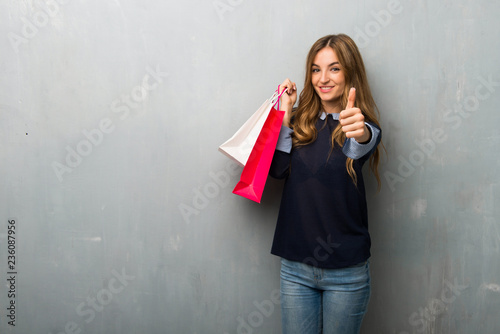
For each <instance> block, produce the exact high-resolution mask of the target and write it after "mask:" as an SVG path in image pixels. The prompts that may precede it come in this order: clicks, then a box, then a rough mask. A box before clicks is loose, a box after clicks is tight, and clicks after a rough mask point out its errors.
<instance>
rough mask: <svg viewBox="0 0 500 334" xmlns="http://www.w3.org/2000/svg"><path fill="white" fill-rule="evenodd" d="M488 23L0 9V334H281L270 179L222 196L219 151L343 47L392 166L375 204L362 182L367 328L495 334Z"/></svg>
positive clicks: (426, 4) (495, 11) (496, 250)
mask: <svg viewBox="0 0 500 334" xmlns="http://www.w3.org/2000/svg"><path fill="white" fill-rule="evenodd" d="M499 15H500V4H499V2H497V1H487V0H476V1H471V0H456V1H451V0H445V1H409V0H400V1H396V0H377V1H331V0H329V1H301V0H291V1H272V2H271V1H264V0H255V1H245V0H219V1H211V0H210V1H201V0H197V1H180V0H179V1H152V0H142V1H137V0H122V1H120V0H114V1H111V0H108V1H102V0H101V1H97V0H88V1H83V0H64V1H63V0H39V1H32V0H1V1H0V50H1V52H0V61H1V68H0V71H1V79H0V147H1V151H0V158H1V163H0V175H1V178H0V279H1V282H2V285H1V286H2V288H1V289H0V332H1V333H19V334H21V333H22V334H26V333H42V334H47V333H52V334H56V333H72V334H76V333H122V334H135V333H175V334H177V333H178V334H181V333H182V334H184V333H193V334H194V333H198V334H205V333H220V334H225V333H230V334H233V333H279V332H280V327H281V325H280V311H279V294H277V291H278V290H277V289H278V288H279V261H278V258H276V257H274V256H272V255H270V254H269V250H270V247H271V240H272V236H273V231H274V226H275V220H276V216H277V210H278V205H279V197H280V191H281V186H282V184H281V183H280V182H277V181H274V180H269V181H268V184H267V187H266V190H265V193H264V197H263V202H262V204H260V205H259V204H255V203H253V202H251V201H249V200H246V199H244V198H241V197H238V196H235V195H233V194H231V190H232V187H234V185H235V184H236V182H237V180H238V177H239V173H240V172H241V168H239V167H237V166H235V165H234V164H232V163H231V162H230V161H229V160H228V159H227V158H226V157H225V156H223V155H222V154H220V153H219V152H217V147H218V145H219V144H221V143H222V142H224V141H225V140H226V139H227V138H229V137H230V136H231V135H232V134H233V133H234V132H235V131H236V129H237V128H238V127H239V126H240V125H241V124H242V123H243V122H244V121H245V120H246V119H247V118H248V117H249V116H250V115H251V114H252V113H253V112H254V111H255V110H256V109H257V108H258V107H259V106H260V104H261V103H262V102H263V101H264V100H265V99H266V98H267V97H269V96H270V95H271V94H272V92H273V91H274V89H275V88H276V86H277V85H278V84H279V83H280V82H281V81H282V80H283V79H284V78H286V77H290V78H292V79H293V80H295V81H297V82H298V86H299V89H300V88H301V87H302V81H303V75H304V70H303V67H304V63H305V56H306V53H307V51H308V49H309V47H310V46H311V45H312V43H313V42H314V41H316V40H317V39H318V38H319V37H322V36H324V35H326V34H330V33H339V32H344V33H347V34H349V35H351V36H352V37H353V38H354V39H355V40H356V41H357V43H358V45H359V47H360V49H361V51H362V54H363V57H364V59H365V65H366V67H367V71H368V75H369V80H370V83H371V87H372V90H373V93H374V95H375V98H376V101H377V103H378V106H379V109H380V112H381V123H382V127H383V130H384V138H383V139H384V143H385V147H386V149H387V152H388V155H387V156H386V158H385V159H384V160H383V162H382V165H381V172H382V182H383V186H382V190H381V192H380V193H377V192H376V182H375V181H374V178H373V177H371V176H370V174H368V173H366V175H365V176H366V178H367V179H369V180H370V181H368V201H369V210H370V229H371V233H372V237H373V247H372V253H373V254H372V255H373V256H372V281H373V293H372V299H371V302H370V305H369V312H368V314H367V316H366V318H365V322H364V325H363V331H362V332H363V333H376V334H378V333H381V334H386V333H391V334H403V333H454V334H459V333H498V331H499V330H500V320H499V319H500V317H499V308H500V261H499V256H500V225H499V224H500V223H499V221H498V220H499V217H500V211H499V206H498V205H499V203H500V176H499V174H498V172H497V171H498V168H499V167H500V166H499V165H500V158H499V154H498V146H499V144H500V131H499V126H498V123H499V121H500V113H499V112H498V110H497V109H496V107H497V106H498V105H499V103H500V94H499V93H500V71H499V67H498V58H499V51H500V41H499V39H498V36H499V35H500V25H499V21H498V16H499ZM367 172H368V170H367ZM9 256H10V258H9ZM9 322H10V323H11V324H9ZM12 325H15V326H12Z"/></svg>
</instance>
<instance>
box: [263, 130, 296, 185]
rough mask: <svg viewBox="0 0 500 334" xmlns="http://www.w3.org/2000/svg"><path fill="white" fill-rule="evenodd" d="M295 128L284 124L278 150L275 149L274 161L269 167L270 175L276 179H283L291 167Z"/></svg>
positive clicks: (277, 145)
mask: <svg viewBox="0 0 500 334" xmlns="http://www.w3.org/2000/svg"><path fill="white" fill-rule="evenodd" d="M292 133H293V130H292V129H290V128H288V127H286V126H282V127H281V131H280V136H279V138H278V143H277V144H276V150H275V151H274V156H273V161H272V163H271V167H270V169H269V175H270V176H271V177H274V178H276V179H283V178H285V177H286V176H288V171H289V169H290V168H289V167H290V156H291V155H290V152H291V150H292Z"/></svg>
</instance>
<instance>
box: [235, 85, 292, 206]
mask: <svg viewBox="0 0 500 334" xmlns="http://www.w3.org/2000/svg"><path fill="white" fill-rule="evenodd" d="M278 91H279V86H278ZM282 93H283V92H282ZM277 104H278V109H276V108H275V107H274V106H273V107H272V108H271V111H270V112H269V115H268V116H267V119H266V121H265V123H264V126H263V127H262V130H261V131H260V133H259V137H257V141H256V142H255V145H254V147H253V149H252V152H251V153H250V156H249V157H248V161H247V163H246V165H245V167H244V168H243V171H242V173H241V177H240V181H239V182H238V184H237V185H236V187H235V188H234V190H233V194H236V195H240V196H243V197H245V198H248V199H250V200H252V201H255V202H257V203H260V201H261V199H262V193H263V192H264V186H265V185H266V180H267V175H268V173H269V168H270V167H271V162H272V160H273V155H274V150H275V149H276V143H277V142H278V138H279V134H280V130H281V124H282V122H283V117H284V116H285V112H284V111H281V110H279V99H278V101H277Z"/></svg>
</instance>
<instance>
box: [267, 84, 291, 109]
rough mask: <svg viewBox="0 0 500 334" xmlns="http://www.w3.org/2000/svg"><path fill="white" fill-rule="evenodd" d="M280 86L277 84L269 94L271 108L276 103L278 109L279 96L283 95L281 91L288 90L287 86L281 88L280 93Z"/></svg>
mask: <svg viewBox="0 0 500 334" xmlns="http://www.w3.org/2000/svg"><path fill="white" fill-rule="evenodd" d="M280 87H281V85H278V89H277V90H276V91H275V92H274V94H273V96H271V104H272V106H273V108H274V106H276V104H277V105H278V110H279V109H280V98H281V95H283V93H284V92H286V91H287V90H288V88H286V89H283V91H282V92H281V93H280Z"/></svg>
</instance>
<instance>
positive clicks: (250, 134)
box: [219, 89, 286, 166]
mask: <svg viewBox="0 0 500 334" xmlns="http://www.w3.org/2000/svg"><path fill="white" fill-rule="evenodd" d="M285 91H286V89H285V90H283V92H281V94H283V93H284V92H285ZM281 94H280V93H279V89H278V90H276V91H275V92H274V94H273V95H272V96H271V97H270V98H269V99H267V100H266V101H265V102H264V103H263V104H262V105H261V106H260V108H259V109H257V111H256V112H255V113H254V114H253V115H252V116H251V117H250V118H249V119H248V120H247V121H246V122H245V124H243V125H242V126H241V128H240V129H239V130H238V131H236V133H235V134H234V135H233V136H232V137H231V138H229V139H228V140H227V141H226V142H225V143H224V144H222V145H221V146H219V151H221V152H222V153H224V154H225V155H227V156H228V157H229V158H231V159H233V160H234V161H236V162H237V163H238V164H240V165H241V166H245V165H246V163H247V161H248V157H249V156H250V153H251V152H252V148H253V147H254V146H255V142H256V141H257V137H258V136H259V133H260V131H261V130H262V127H263V126H264V122H265V121H266V119H267V116H268V115H269V112H270V111H271V108H272V107H274V106H275V105H276V103H278V101H279V98H280V97H281Z"/></svg>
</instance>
